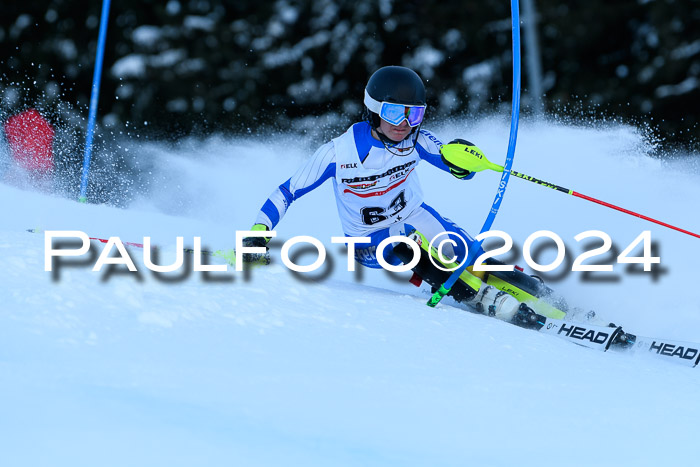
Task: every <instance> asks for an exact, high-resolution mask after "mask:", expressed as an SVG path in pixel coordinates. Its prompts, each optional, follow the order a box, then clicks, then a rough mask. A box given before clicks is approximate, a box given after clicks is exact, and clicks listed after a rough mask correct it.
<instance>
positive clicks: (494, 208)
mask: <svg viewBox="0 0 700 467" xmlns="http://www.w3.org/2000/svg"><path fill="white" fill-rule="evenodd" d="M510 10H511V17H512V28H513V107H512V110H511V119H510V140H509V142H508V155H507V157H506V163H505V166H504V167H505V168H504V169H503V175H502V176H501V181H500V183H499V184H498V191H497V192H496V198H495V199H494V200H493V204H492V205H491V211H490V212H489V214H488V216H487V217H486V221H485V222H484V226H483V227H482V228H481V233H484V232H487V231H488V230H490V229H491V226H492V225H493V222H494V220H496V214H498V209H499V208H500V207H501V202H502V201H503V195H504V194H505V192H506V187H507V186H508V180H509V179H510V170H511V167H512V166H513V158H514V157H515V142H516V140H517V137H518V120H519V118H520V6H519V3H518V0H511V2H510ZM482 243H483V240H478V241H475V242H474V244H473V245H472V247H471V248H470V249H469V255H468V256H467V260H466V261H465V262H464V263H463V264H462V265H461V266H460V267H459V268H457V269H456V270H455V271H453V272H452V274H451V275H450V277H449V278H448V279H447V281H446V282H445V283H444V284H443V285H442V286H440V288H439V289H438V290H437V291H436V292H435V293H434V294H433V296H432V297H430V300H428V306H435V305H437V304H438V303H439V302H440V300H442V297H444V296H445V295H446V294H447V293H448V292H449V291H450V289H451V288H452V286H453V285H454V284H455V282H456V281H457V279H458V278H459V276H460V275H461V274H462V273H463V272H464V270H465V269H466V268H467V267H469V266H471V264H472V263H473V262H474V260H475V259H476V255H477V253H478V251H479V250H480V249H481V244H482Z"/></svg>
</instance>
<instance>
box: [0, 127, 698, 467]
mask: <svg viewBox="0 0 700 467" xmlns="http://www.w3.org/2000/svg"><path fill="white" fill-rule="evenodd" d="M433 129H434V130H436V131H437V132H438V134H440V135H441V136H442V137H443V139H444V140H445V141H449V140H450V139H452V138H455V137H465V138H468V139H470V140H472V141H474V142H476V143H477V144H478V145H479V146H480V147H481V148H482V149H483V150H484V151H485V152H486V154H487V155H488V156H489V158H490V159H491V160H492V161H494V162H499V163H502V161H503V159H504V157H505V151H506V147H507V135H508V127H507V122H506V121H501V120H483V121H478V122H473V121H470V122H462V121H459V122H450V123H447V124H444V125H442V126H438V127H435V128H433ZM315 143H317V142H311V141H301V142H297V141H295V140H294V139H293V138H291V137H290V136H283V137H275V138H272V139H270V140H268V141H259V142H255V141H253V140H244V141H241V140H237V141H229V140H221V139H217V138H212V139H209V140H205V141H196V142H188V141H183V142H182V144H181V145H179V146H178V147H176V148H175V149H174V150H173V148H169V147H167V148H166V147H164V146H163V147H160V146H158V145H151V146H148V147H144V148H143V149H144V153H147V154H149V157H151V158H152V159H153V160H152V163H153V168H152V176H153V183H152V185H151V190H150V192H149V193H148V194H144V196H143V197H141V198H140V199H139V200H138V202H136V203H135V204H134V205H133V206H132V207H131V208H130V209H128V210H119V209H115V208H111V207H106V206H95V205H80V204H78V203H76V202H73V201H69V200H65V199H60V198H55V197H49V196H46V195H41V194H38V193H33V192H30V191H21V190H18V189H16V188H11V187H9V186H6V185H0V199H1V200H2V206H3V215H2V217H1V218H0V452H2V459H3V461H2V465H8V466H9V465H12V466H19V465H27V466H30V465H31V466H40V465H51V466H63V465H65V466H71V467H73V466H83V465H85V466H87V465H90V466H93V465H99V466H112V465H114V466H123V465H130V466H154V465H167V466H177V465H183V466H184V465H188V466H190V465H208V466H218V465H255V466H258V465H503V466H512V465H631V464H635V465H656V464H659V463H662V464H671V463H673V464H679V465H691V464H693V463H695V462H696V461H697V459H698V457H699V456H700V447H698V443H697V435H698V428H697V426H698V420H699V419H700V402H698V401H699V400H700V398H699V397H698V396H700V369H697V368H695V369H691V368H687V367H683V366H675V365H670V364H668V363H663V362H659V361H657V360H654V359H633V358H629V357H627V356H625V355H622V354H617V353H610V352H609V353H607V354H603V353H598V352H595V351H592V350H588V349H585V348H581V347H577V346H575V345H572V344H569V343H567V342H564V341H562V340H559V339H556V338H553V337H550V336H546V335H543V334H539V333H536V332H533V331H527V330H523V329H520V328H517V327H515V326H511V325H508V324H505V323H501V322H498V321H496V320H494V319H490V318H488V317H484V316H479V315H474V314H471V313H468V312H465V311H463V310H462V309H460V308H459V307H456V306H453V305H454V303H450V302H449V300H445V303H443V304H441V305H439V306H438V307H437V308H435V309H431V308H428V307H427V306H425V302H426V300H427V298H428V295H427V293H426V292H425V291H424V290H418V289H416V288H414V287H412V286H410V285H408V284H407V283H406V278H407V275H401V274H399V275H397V276H394V277H391V276H389V275H388V274H387V273H385V272H383V271H369V270H364V271H360V272H357V273H349V272H347V271H345V266H346V263H345V261H346V260H345V256H344V250H342V249H341V248H340V247H339V246H338V245H333V244H331V243H330V238H331V236H334V235H342V233H341V231H340V225H339V222H338V221H337V219H336V217H335V202H334V200H333V199H332V195H331V188H330V186H323V187H321V188H320V189H319V190H317V191H315V192H313V193H311V194H309V195H307V196H305V197H304V198H302V199H301V200H299V201H298V202H296V203H295V204H294V205H293V206H292V208H291V210H290V212H289V213H288V215H287V216H286V217H285V219H284V220H283V221H282V223H281V225H280V226H279V227H278V233H279V237H280V238H279V240H280V241H282V240H285V239H289V238H291V237H293V236H295V235H313V236H315V237H317V238H319V239H320V240H322V241H323V242H324V243H325V244H326V246H327V250H328V252H329V256H330V257H331V258H332V260H333V267H332V268H329V270H325V273H323V274H321V273H320V272H317V273H311V274H309V276H311V279H309V278H308V277H306V276H303V275H302V277H298V276H297V275H294V274H292V273H291V272H290V271H289V270H287V269H286V268H285V267H284V266H282V265H281V263H280V262H279V261H276V264H274V265H272V266H270V267H266V268H258V269H255V270H254V271H252V273H251V274H250V276H246V275H244V274H243V273H236V272H234V271H233V269H232V268H231V269H230V270H229V272H227V273H211V274H208V275H207V274H203V273H201V272H187V271H185V272H184V273H181V274H175V277H170V276H168V277H166V276H164V275H156V274H153V273H151V272H150V271H148V270H146V269H145V268H144V267H143V260H142V257H141V254H142V253H141V251H140V250H138V249H131V250H130V252H131V253H132V258H133V259H134V261H135V263H136V265H137V267H138V268H139V271H140V273H139V274H135V273H128V272H125V269H124V268H117V269H113V270H111V272H110V271H108V270H107V269H105V270H103V272H101V273H97V272H92V271H91V268H92V266H93V265H94V262H95V259H96V257H95V256H93V257H92V258H88V259H81V260H79V261H80V262H78V263H76V262H75V261H76V260H72V261H73V263H71V264H70V265H68V263H67V262H66V264H67V265H65V266H63V267H60V268H59V269H58V273H57V274H52V273H50V272H45V271H44V238H43V235H41V234H30V233H27V232H25V229H28V228H37V229H45V230H80V231H84V232H86V233H87V234H89V235H90V236H94V237H103V238H107V237H109V236H119V237H120V238H121V239H122V240H124V241H133V242H141V241H142V240H143V237H144V236H150V237H152V239H153V242H154V243H155V244H158V245H161V246H162V247H163V255H162V257H161V261H160V262H162V263H163V264H167V263H169V262H171V261H172V260H173V259H174V256H175V253H174V251H175V248H174V245H175V238H176V237H177V236H182V237H184V238H185V243H187V244H189V245H191V244H192V238H193V237H194V236H200V237H202V242H203V244H204V246H205V247H208V248H212V249H215V248H230V247H232V246H233V239H234V232H235V230H244V229H247V228H248V227H249V226H250V225H251V224H252V222H253V220H254V217H255V213H256V211H257V210H258V209H259V207H260V205H261V204H262V202H263V201H264V200H265V198H266V197H267V196H268V194H269V193H270V192H271V191H272V190H273V189H274V187H275V186H277V185H278V184H279V183H281V182H283V181H284V180H286V179H287V178H288V177H289V176H290V175H291V174H292V173H293V171H294V170H295V169H296V167H297V166H298V165H299V164H300V163H301V162H302V161H303V160H304V158H305V157H308V156H309V155H310V151H311V150H312V149H313V146H314V144H315ZM648 151H649V148H648V147H647V145H646V143H645V142H644V139H643V138H642V137H641V136H640V135H639V134H638V133H637V132H636V131H635V130H634V129H632V128H629V127H621V126H612V127H608V128H598V129H595V128H579V127H572V126H564V125H557V124H552V123H546V124H545V123H542V124H537V125H534V124H530V125H528V124H524V125H522V126H521V130H520V135H519V141H518V151H517V155H516V159H515V166H514V168H515V169H516V170H518V171H520V172H524V173H527V174H529V175H532V176H535V177H538V178H542V179H544V180H548V181H551V182H554V183H557V184H560V185H563V186H566V187H569V188H572V189H574V190H576V191H579V192H582V193H584V194H588V195H590V196H594V197H597V198H601V199H603V200H606V201H609V202H612V203H615V204H619V205H621V206H624V207H626V208H628V209H632V210H636V211H639V212H641V213H643V214H646V215H649V216H652V217H658V218H660V219H661V220H663V221H666V222H669V223H671V224H675V225H679V226H681V227H683V228H686V229H689V230H692V231H695V232H697V231H700V219H699V218H698V216H697V213H696V208H695V205H696V201H697V199H698V197H699V196H700V177H699V176H698V172H697V169H696V168H693V167H692V166H690V165H687V164H686V163H680V162H679V163H672V164H671V163H665V162H662V161H660V160H657V159H652V158H650V157H647V155H646V154H647V152H648ZM419 170H420V175H421V179H422V182H423V187H424V191H425V193H426V201H427V202H428V203H429V204H431V205H432V206H433V207H435V208H436V209H438V210H439V211H440V212H441V213H443V214H444V215H446V216H448V217H450V218H452V219H453V220H454V221H456V222H458V223H459V224H461V225H462V226H464V227H465V228H467V229H468V230H469V231H470V232H473V233H476V232H478V230H479V229H480V227H481V223H482V222H483V219H484V217H485V215H486V212H487V209H488V207H489V205H490V203H491V201H492V199H493V196H494V194H495V186H496V184H497V180H498V175H497V174H495V173H482V174H479V175H478V176H477V177H476V178H475V180H473V181H471V182H460V181H457V180H453V179H452V178H451V177H449V176H447V175H445V174H444V173H441V172H439V171H437V170H435V169H434V168H432V167H430V166H428V165H427V164H426V166H425V167H420V169H419ZM318 213H327V214H323V215H322V217H323V222H321V221H319V220H318V215H317V214H318ZM494 228H496V229H500V230H504V231H506V232H508V233H509V234H510V235H511V236H512V237H513V238H514V239H515V241H516V244H517V245H520V247H522V243H523V242H524V240H525V238H527V236H528V235H530V234H531V233H533V232H535V231H537V230H543V229H546V230H551V231H553V232H555V233H556V234H558V235H559V236H561V237H562V238H563V239H564V241H565V242H566V245H567V250H570V251H571V257H572V258H573V257H575V256H577V255H578V254H579V253H580V252H581V251H583V250H581V248H580V246H579V245H578V244H577V243H576V242H575V240H574V239H573V237H574V236H575V235H576V234H578V233H580V232H583V231H586V230H591V229H597V230H602V231H605V232H607V233H608V234H609V235H610V236H611V237H612V239H613V242H614V243H615V245H616V246H617V247H618V249H619V251H621V250H622V249H623V248H624V247H625V246H626V245H627V244H628V243H629V242H630V241H632V240H633V239H634V238H635V237H636V236H637V235H638V234H639V233H640V232H641V231H642V230H651V232H652V238H653V239H654V240H655V241H657V242H658V244H659V251H658V252H657V254H658V255H659V256H660V257H661V259H662V266H663V269H664V272H663V273H662V274H660V275H659V276H658V278H657V279H656V280H653V279H652V277H651V275H649V274H629V273H627V272H625V268H624V267H621V266H619V265H617V266H615V271H614V272H613V273H612V274H611V273H605V274H602V273H601V274H599V275H596V276H593V277H594V278H596V279H598V280H597V281H583V280H582V275H581V274H580V273H576V274H574V273H570V272H569V273H568V274H559V275H560V276H562V277H559V278H558V279H557V278H555V279H556V280H554V281H553V282H551V285H552V286H553V287H554V288H556V289H557V290H558V291H561V292H562V293H563V294H564V295H565V296H567V297H568V298H569V300H570V301H571V302H573V303H574V304H576V305H577V306H580V307H582V308H584V309H595V310H597V311H598V314H599V315H601V316H603V317H604V318H606V319H609V320H611V321H615V322H617V323H618V324H623V325H625V328H626V329H628V330H629V331H632V332H637V333H639V334H645V335H660V336H664V337H669V338H673V339H677V340H688V341H698V340H699V339H700V301H699V300H698V298H697V294H696V293H695V289H696V288H697V287H696V286H695V281H696V277H697V271H696V270H697V263H698V259H699V258H698V251H699V248H698V246H699V245H700V243H698V242H699V240H698V239H694V238H692V237H689V236H686V235H683V234H681V233H678V232H674V231H671V230H668V229H664V228H662V227H659V226H656V225H653V224H649V223H646V222H644V221H641V220H639V219H635V218H633V217H631V216H626V215H623V214H621V213H617V212H614V211H612V210H608V209H606V208H603V207H601V206H597V205H594V204H592V203H587V202H585V201H583V200H580V199H576V198H573V197H571V196H566V195H563V194H560V193H557V192H554V191H552V190H547V189H544V188H541V187H537V186H535V185H534V184H529V183H527V182H524V181H522V180H517V179H512V180H511V182H510V186H509V189H508V192H507V194H506V197H505V200H504V203H503V206H502V208H501V212H500V214H499V217H498V218H497V220H496V224H495V225H494ZM279 244H280V242H278V246H277V247H275V248H274V249H273V256H275V257H278V256H279ZM102 248H103V245H102V244H98V243H93V245H92V251H93V252H94V254H95V255H97V254H99V253H100V252H101V251H102ZM313 259H314V258H313V256H312V255H308V256H303V257H302V258H301V259H300V260H299V262H300V263H304V262H306V264H308V263H310V262H312V261H313ZM612 261H614V258H613V260H611V261H610V262H612ZM514 262H517V263H518V264H521V265H522V264H524V261H523V259H522V256H515V257H514ZM542 262H543V263H545V262H548V261H547V259H546V254H545V255H544V257H543V259H542ZM562 269H565V268H564V267H563V266H562V268H560V269H559V272H561V270H562ZM556 272H557V271H555V273H556Z"/></svg>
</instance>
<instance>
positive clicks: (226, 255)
mask: <svg viewBox="0 0 700 467" xmlns="http://www.w3.org/2000/svg"><path fill="white" fill-rule="evenodd" d="M27 232H30V233H44V231H43V230H41V229H27ZM88 238H89V239H90V240H95V241H97V242H100V243H107V242H109V240H108V239H106V238H99V237H88ZM122 243H123V244H124V245H125V246H131V247H134V248H141V249H143V243H134V242H122ZM154 248H158V247H157V246H155V247H154ZM182 251H184V252H185V253H191V254H194V253H195V250H194V248H183V249H182ZM199 252H200V253H201V254H203V255H205V256H213V257H215V258H222V259H224V260H225V261H226V262H228V263H229V264H231V265H234V264H235V261H236V260H235V250H200V251H199Z"/></svg>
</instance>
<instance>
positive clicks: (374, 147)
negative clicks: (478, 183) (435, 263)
mask: <svg viewBox="0 0 700 467" xmlns="http://www.w3.org/2000/svg"><path fill="white" fill-rule="evenodd" d="M412 139H413V138H408V139H407V140H404V141H402V142H401V143H399V144H397V145H396V146H393V147H391V151H390V150H387V148H386V147H385V146H384V144H382V142H380V141H378V140H376V139H375V138H373V137H372V134H371V127H370V125H369V124H368V123H367V122H360V123H356V124H354V125H353V126H351V127H350V128H349V129H348V130H347V131H346V132H345V133H344V134H342V135H341V136H339V137H338V138H335V139H333V140H332V141H330V142H328V143H326V144H324V145H323V146H321V147H320V148H319V149H318V150H317V151H316V153H315V154H314V155H313V157H311V159H309V160H308V161H307V162H306V163H305V164H304V165H303V166H302V167H301V168H300V169H299V170H298V171H297V172H296V173H295V174H294V175H293V176H292V177H291V178H290V179H289V180H287V181H286V182H284V183H283V184H282V185H280V186H279V187H278V188H277V189H276V190H275V191H274V192H273V193H272V195H270V197H269V198H268V200H267V201H266V202H265V204H264V205H263V207H262V209H261V210H260V212H259V214H258V217H257V219H256V223H257V224H264V225H266V226H268V227H269V228H270V230H273V229H274V228H275V226H276V225H277V224H278V223H279V221H280V220H281V219H282V217H283V216H284V214H285V213H286V212H287V209H289V206H290V205H291V204H292V203H293V202H294V201H296V200H297V199H299V198H300V197H302V196H303V195H305V194H306V193H308V192H310V191H312V190H314V189H315V188H317V187H319V186H320V185H321V184H322V183H323V182H325V181H326V180H328V179H331V180H332V181H333V188H334V191H335V199H336V204H337V207H338V214H339V215H340V221H341V224H342V227H343V231H344V232H345V235H346V236H349V237H369V238H370V239H371V241H370V242H369V243H358V244H357V245H356V249H355V252H356V254H355V258H356V260H357V261H358V262H359V263H360V264H362V265H364V266H367V267H371V268H379V267H380V265H379V263H378V262H377V257H376V248H377V246H378V245H379V243H380V242H381V241H382V240H384V239H386V238H388V237H391V236H396V235H406V234H408V233H410V232H411V231H412V230H418V231H419V232H421V233H422V234H423V235H425V237H426V238H427V239H428V240H431V239H432V238H434V237H435V236H436V235H438V234H440V233H442V232H448V233H450V232H451V233H453V234H457V235H459V236H460V237H461V238H462V239H464V240H466V242H467V243H468V244H469V246H471V244H472V242H473V241H474V240H473V238H472V237H471V236H470V235H469V234H468V233H467V232H465V231H464V230H463V229H461V228H460V227H458V226H457V225H456V224H454V223H453V222H452V221H450V220H449V219H446V218H444V217H442V216H441V215H440V214H439V213H438V212H437V211H435V210H434V209H433V208H431V207H430V206H428V205H427V204H425V203H424V202H423V191H422V190H421V187H420V183H419V181H418V175H417V174H416V171H415V169H416V167H417V166H418V164H419V163H420V161H421V160H424V161H426V162H428V163H429V164H431V165H434V166H435V167H437V168H439V169H441V170H444V171H445V172H448V173H449V168H448V167H447V166H446V165H445V164H444V163H443V162H442V159H441V157H440V146H442V142H441V141H440V140H439V139H438V138H437V137H436V136H435V135H433V133H431V132H430V131H428V130H420V131H419V132H418V135H417V142H416V145H415V150H413V141H412ZM402 152H403V153H406V155H405V156H404V155H396V154H395V153H398V154H401V153H402ZM473 176H474V173H471V174H470V175H468V176H467V177H465V179H471V178H472V177H473ZM450 237H451V238H453V239H454V240H455V242H456V244H457V246H456V247H455V248H454V251H453V252H452V253H453V254H456V255H457V258H458V259H459V260H461V259H462V258H464V256H465V254H466V251H465V248H464V244H463V242H462V241H460V239H457V238H454V237H453V236H450ZM445 253H446V254H447V253H449V248H446V249H445ZM384 259H385V260H386V262H387V263H389V264H391V265H398V264H400V263H401V261H400V260H399V259H398V258H397V257H396V256H395V255H394V254H393V245H390V246H387V247H386V248H385V249H384Z"/></svg>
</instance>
